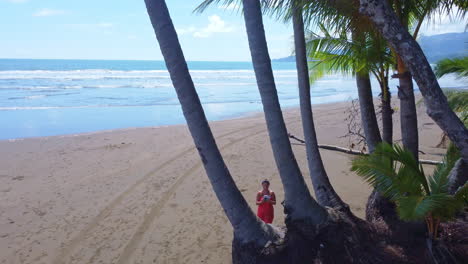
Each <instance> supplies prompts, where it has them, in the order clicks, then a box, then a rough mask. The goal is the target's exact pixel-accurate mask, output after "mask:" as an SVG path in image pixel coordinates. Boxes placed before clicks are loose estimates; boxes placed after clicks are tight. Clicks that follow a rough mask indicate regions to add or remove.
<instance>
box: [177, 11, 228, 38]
mask: <svg viewBox="0 0 468 264" xmlns="http://www.w3.org/2000/svg"><path fill="white" fill-rule="evenodd" d="M208 21H209V23H208V25H206V26H205V27H201V28H199V27H195V26H189V27H187V28H178V29H177V33H178V34H179V35H184V34H191V35H192V36H193V37H195V38H208V37H210V36H211V35H213V34H215V33H227V32H232V31H234V27H233V26H228V25H227V24H226V22H224V20H222V19H221V17H219V16H218V15H212V16H209V17H208Z"/></svg>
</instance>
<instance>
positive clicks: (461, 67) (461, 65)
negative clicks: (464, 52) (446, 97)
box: [434, 56, 468, 78]
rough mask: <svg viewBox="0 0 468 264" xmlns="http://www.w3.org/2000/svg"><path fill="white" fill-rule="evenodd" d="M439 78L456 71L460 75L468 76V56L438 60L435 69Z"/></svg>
mask: <svg viewBox="0 0 468 264" xmlns="http://www.w3.org/2000/svg"><path fill="white" fill-rule="evenodd" d="M434 72H435V74H436V76H437V77H438V78H440V77H442V76H444V75H446V74H449V73H455V74H457V75H458V76H459V77H468V56H466V57H463V58H455V59H443V60H441V61H439V62H437V65H436V67H435V70H434Z"/></svg>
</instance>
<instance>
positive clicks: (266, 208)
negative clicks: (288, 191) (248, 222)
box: [257, 191, 276, 224]
mask: <svg viewBox="0 0 468 264" xmlns="http://www.w3.org/2000/svg"><path fill="white" fill-rule="evenodd" d="M263 195H264V194H263V192H262V191H260V192H258V194H257V202H260V201H261V200H263ZM268 195H270V196H271V198H270V199H271V200H272V201H275V200H276V198H275V193H274V192H271V191H268ZM274 215H275V212H274V209H273V204H271V203H268V202H264V203H261V204H259V205H258V210H257V216H258V217H259V218H260V219H262V221H263V222H265V223H267V224H271V223H272V222H273V218H274Z"/></svg>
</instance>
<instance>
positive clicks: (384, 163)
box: [351, 143, 468, 236]
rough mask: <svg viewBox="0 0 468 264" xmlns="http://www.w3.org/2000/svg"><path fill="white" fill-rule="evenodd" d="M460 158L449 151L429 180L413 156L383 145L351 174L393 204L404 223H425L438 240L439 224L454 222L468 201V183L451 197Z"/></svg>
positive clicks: (358, 162) (361, 159)
mask: <svg viewBox="0 0 468 264" xmlns="http://www.w3.org/2000/svg"><path fill="white" fill-rule="evenodd" d="M459 157H460V154H459V153H458V151H457V150H456V149H455V147H453V146H451V147H449V149H448V151H447V155H446V156H445V159H444V162H443V163H442V164H440V165H438V166H437V167H436V169H435V171H434V173H433V175H432V176H431V177H426V175H425V174H424V170H423V168H422V166H421V165H418V163H417V161H416V160H415V159H414V157H413V155H412V154H411V152H409V151H407V150H405V149H403V148H402V147H400V146H399V145H396V144H395V145H393V146H392V145H389V144H386V143H382V144H379V145H378V146H377V148H376V150H375V152H374V153H373V154H371V155H368V156H362V157H359V158H357V159H355V160H354V161H353V163H352V168H351V170H352V171H355V172H356V173H357V174H358V175H359V176H361V177H362V178H363V179H364V180H365V181H367V182H368V183H369V184H371V185H373V186H374V187H375V188H376V189H377V190H378V191H379V192H380V193H382V195H384V196H386V197H388V198H389V199H391V200H392V201H394V202H395V204H396V209H397V212H398V215H399V217H400V218H401V219H402V220H406V221H417V220H423V219H425V220H426V222H427V223H428V228H429V232H430V233H431V234H432V235H433V236H436V235H437V227H438V224H439V222H440V221H441V220H442V221H443V220H449V219H451V218H453V217H454V216H455V213H456V212H458V211H459V210H461V209H462V208H463V207H464V206H465V205H466V204H467V201H468V200H467V197H468V183H467V184H465V185H464V186H462V187H461V188H459V189H458V191H457V192H456V193H455V194H454V195H451V194H449V193H448V176H449V174H450V171H451V169H452V168H453V166H454V164H455V162H456V161H457V159H459Z"/></svg>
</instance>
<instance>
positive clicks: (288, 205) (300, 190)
mask: <svg viewBox="0 0 468 264" xmlns="http://www.w3.org/2000/svg"><path fill="white" fill-rule="evenodd" d="M243 9H244V19H245V25H246V29H247V37H248V41H249V47H250V53H251V56H252V62H253V67H254V71H255V77H256V79H257V85H258V89H259V91H260V96H261V99H262V104H263V110H264V113H265V119H266V123H267V128H268V134H269V136H270V143H271V147H272V149H273V155H274V158H275V162H276V166H277V167H278V170H279V174H280V177H281V181H282V183H283V185H284V193H285V201H284V206H285V211H286V213H287V214H288V219H289V220H292V221H307V222H310V223H311V224H313V225H317V224H320V223H322V222H324V221H325V219H326V217H327V213H326V211H325V210H324V208H322V207H321V206H320V205H319V204H318V203H317V202H316V201H315V200H314V199H313V198H312V196H311V195H310V192H309V189H308V188H307V186H306V184H305V182H304V178H303V177H302V174H301V171H300V169H299V165H298V164H297V161H296V158H295V157H294V153H293V151H292V148H291V143H290V142H289V137H288V133H287V130H286V125H285V123H284V119H283V114H282V112H281V107H280V104H279V100H278V93H277V91H276V86H275V81H274V77H273V70H272V68H271V61H270V55H269V54H268V47H267V42H266V38H265V30H264V28H263V20H262V11H261V7H260V1H258V0H243Z"/></svg>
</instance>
